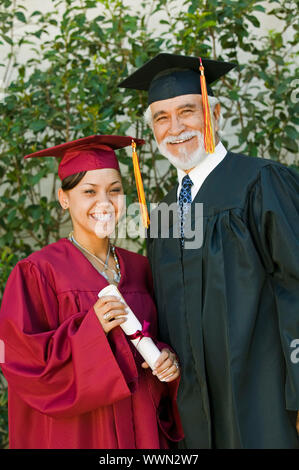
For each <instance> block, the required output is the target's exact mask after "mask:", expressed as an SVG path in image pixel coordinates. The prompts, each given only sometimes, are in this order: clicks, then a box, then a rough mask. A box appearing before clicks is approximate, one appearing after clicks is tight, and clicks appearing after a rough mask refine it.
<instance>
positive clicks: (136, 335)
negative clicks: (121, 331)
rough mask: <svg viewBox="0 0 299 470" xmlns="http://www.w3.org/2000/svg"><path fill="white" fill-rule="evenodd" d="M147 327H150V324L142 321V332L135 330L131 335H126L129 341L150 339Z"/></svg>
mask: <svg viewBox="0 0 299 470" xmlns="http://www.w3.org/2000/svg"><path fill="white" fill-rule="evenodd" d="M149 327H150V323H149V322H148V321H145V320H144V321H143V325H142V330H137V331H136V333H133V334H132V335H127V336H128V338H129V339H138V338H139V341H140V340H141V339H142V338H144V337H147V338H151V335H150V332H149ZM139 341H138V343H137V345H138V344H139Z"/></svg>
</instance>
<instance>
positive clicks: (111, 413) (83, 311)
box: [0, 239, 183, 449]
mask: <svg viewBox="0 0 299 470" xmlns="http://www.w3.org/2000/svg"><path fill="white" fill-rule="evenodd" d="M116 252H117V255H118V257H119V262H120V269H121V274H122V276H121V281H120V283H119V286H118V288H119V290H120V292H121V293H122V295H123V297H124V298H125V300H126V302H127V303H128V305H129V306H130V307H131V309H132V310H133V312H134V313H135V314H136V315H137V316H138V318H139V320H140V321H141V323H142V322H143V320H146V321H149V322H150V324H151V334H152V335H153V337H155V335H156V328H157V319H156V308H155V305H154V302H153V298H152V279H151V274H150V268H149V264H148V261H147V258H145V257H143V256H141V255H138V254H135V253H132V252H129V251H127V250H124V249H121V248H117V249H116ZM105 286H107V281H106V280H105V279H104V277H103V276H101V275H100V274H99V273H98V272H97V271H96V270H95V269H94V267H93V266H92V265H91V263H90V262H89V261H88V260H87V259H86V258H85V257H84V255H83V254H82V253H81V252H80V251H79V250H78V249H77V248H76V247H75V246H73V244H72V243H71V242H70V241H69V240H67V239H61V240H59V241H58V242H57V243H53V244H51V245H48V246H46V247H45V248H43V249H42V250H40V251H37V252H35V253H33V254H32V255H30V256H29V257H28V258H26V259H24V260H22V261H20V262H19V263H18V264H17V265H16V266H15V268H14V269H13V271H12V273H11V275H10V277H9V279H8V282H7V285H6V289H5V293H4V296H3V301H2V306H1V311H0V338H1V339H2V340H3V341H4V343H5V363H4V364H2V370H3V373H4V376H5V377H6V380H7V382H8V407H9V440H10V448H77V449H78V448H85V449H88V448H94V449H95V448H96V449H114V448H122V449H124V448H126V449H138V448H139V449H157V448H167V447H169V445H170V441H178V440H180V439H181V438H182V437H183V436H182V428H181V425H180V420H179V416H178V411H177V408H176V401H175V400H176V392H177V387H178V380H176V381H174V382H171V383H169V384H167V383H162V382H160V381H159V380H158V379H157V378H156V377H155V376H153V375H152V373H151V370H150V369H146V370H145V369H143V368H142V367H141V363H142V362H143V359H142V358H141V356H140V355H139V353H138V352H137V351H136V350H135V348H134V346H132V344H131V343H130V341H128V340H127V338H126V336H125V334H124V333H123V331H122V329H121V328H120V327H117V328H115V329H114V330H112V331H111V332H110V333H109V335H108V336H106V335H105V333H104V331H103V329H102V326H101V324H100V322H99V320H98V318H97V316H96V314H95V312H94V309H93V305H94V304H95V302H96V301H97V299H98V298H97V294H98V292H99V291H100V290H101V289H102V288H104V287H105ZM157 345H158V347H159V349H162V348H163V347H165V346H166V345H164V344H162V343H157Z"/></svg>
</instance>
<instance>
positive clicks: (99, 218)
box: [58, 168, 124, 240]
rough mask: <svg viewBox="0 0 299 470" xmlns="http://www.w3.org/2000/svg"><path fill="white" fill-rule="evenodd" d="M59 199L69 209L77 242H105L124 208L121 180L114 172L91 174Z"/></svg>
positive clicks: (112, 170) (96, 171) (117, 173)
mask: <svg viewBox="0 0 299 470" xmlns="http://www.w3.org/2000/svg"><path fill="white" fill-rule="evenodd" d="M58 198H59V201H60V204H61V205H62V207H63V208H68V209H69V212H70V216H71V219H72V223H73V228H74V234H75V236H76V237H77V238H80V239H81V240H83V239H86V238H88V237H91V238H93V237H98V238H105V237H107V236H109V235H110V234H111V233H112V232H113V231H114V228H115V225H116V223H117V222H118V220H119V218H120V216H121V213H122V210H123V207H124V192H123V187H122V182H121V176H120V174H119V172H118V171H117V170H115V169H112V168H105V169H99V170H92V171H87V172H86V174H85V175H84V177H83V178H82V179H81V181H80V182H79V183H78V184H77V185H76V186H75V187H74V188H73V189H70V190H68V191H63V190H62V189H60V190H59V192H58Z"/></svg>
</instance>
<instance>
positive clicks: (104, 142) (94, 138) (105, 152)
mask: <svg viewBox="0 0 299 470" xmlns="http://www.w3.org/2000/svg"><path fill="white" fill-rule="evenodd" d="M132 140H134V142H135V143H136V145H143V144H144V143H145V142H144V140H142V139H135V138H134V139H133V138H132V137H127V136H119V135H90V136H88V137H83V138H82V139H77V140H72V141H71V142H66V143H64V144H60V145H56V146H55V147H50V148H47V149H44V150H40V151H38V152H34V153H30V154H29V155H26V156H25V157H24V158H31V157H56V158H61V161H60V163H59V167H58V176H59V178H60V179H61V180H63V179H64V178H66V177H67V176H70V175H74V174H76V173H80V172H81V171H90V170H98V169H103V168H114V169H116V170H119V164H118V160H117V158H116V155H115V152H114V150H117V149H121V148H123V147H127V146H129V145H131V144H132Z"/></svg>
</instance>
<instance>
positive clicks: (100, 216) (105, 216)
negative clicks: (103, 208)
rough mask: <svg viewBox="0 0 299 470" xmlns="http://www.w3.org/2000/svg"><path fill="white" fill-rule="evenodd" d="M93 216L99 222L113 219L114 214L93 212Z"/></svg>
mask: <svg viewBox="0 0 299 470" xmlns="http://www.w3.org/2000/svg"><path fill="white" fill-rule="evenodd" d="M91 217H92V218H93V219H95V220H96V221H97V222H109V221H110V220H111V219H112V214H111V213H110V214H91Z"/></svg>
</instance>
